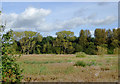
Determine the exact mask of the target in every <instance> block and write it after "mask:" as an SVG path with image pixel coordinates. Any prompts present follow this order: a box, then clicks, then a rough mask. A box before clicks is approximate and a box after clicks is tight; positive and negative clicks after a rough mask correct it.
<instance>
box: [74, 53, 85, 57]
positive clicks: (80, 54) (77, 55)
mask: <svg viewBox="0 0 120 84" xmlns="http://www.w3.org/2000/svg"><path fill="white" fill-rule="evenodd" d="M76 57H86V54H85V53H84V52H77V53H76Z"/></svg>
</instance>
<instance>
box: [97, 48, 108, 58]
mask: <svg viewBox="0 0 120 84" xmlns="http://www.w3.org/2000/svg"><path fill="white" fill-rule="evenodd" d="M97 50H98V52H97V54H98V55H102V56H103V55H104V54H107V49H106V48H105V47H101V46H97Z"/></svg>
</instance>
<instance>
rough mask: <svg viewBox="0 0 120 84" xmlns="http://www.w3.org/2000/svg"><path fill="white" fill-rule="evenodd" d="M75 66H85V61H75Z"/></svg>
mask: <svg viewBox="0 0 120 84" xmlns="http://www.w3.org/2000/svg"><path fill="white" fill-rule="evenodd" d="M75 66H82V67H85V66H86V63H85V62H84V61H77V62H76V63H75Z"/></svg>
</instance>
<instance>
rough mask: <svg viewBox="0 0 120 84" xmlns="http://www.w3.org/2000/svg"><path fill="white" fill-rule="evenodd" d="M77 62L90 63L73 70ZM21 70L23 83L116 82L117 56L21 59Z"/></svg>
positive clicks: (32, 57)
mask: <svg viewBox="0 0 120 84" xmlns="http://www.w3.org/2000/svg"><path fill="white" fill-rule="evenodd" d="M77 61H84V62H85V63H92V64H91V65H85V66H84V67H82V66H75V63H76V62H77ZM17 63H19V64H20V67H21V68H22V69H24V71H23V75H24V79H23V80H22V81H31V82H32V81H36V82H38V81H40V82H46V81H47V82H117V80H118V56H117V55H105V56H103V57H101V56H97V55H87V57H84V58H79V57H76V56H75V55H74V54H67V55H54V54H49V55H48V54H43V55H41V54H40V55H23V56H21V57H20V59H19V60H17Z"/></svg>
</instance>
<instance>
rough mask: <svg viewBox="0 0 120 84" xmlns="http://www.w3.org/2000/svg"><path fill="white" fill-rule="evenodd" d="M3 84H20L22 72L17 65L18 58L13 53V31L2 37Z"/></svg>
mask: <svg viewBox="0 0 120 84" xmlns="http://www.w3.org/2000/svg"><path fill="white" fill-rule="evenodd" d="M1 40H2V82H20V81H21V79H22V75H21V74H22V70H21V69H20V67H19V65H18V64H17V63H16V60H17V57H19V56H15V55H14V54H15V53H14V52H13V50H12V49H13V48H14V47H13V46H12V44H10V43H13V41H14V40H13V38H12V30H11V31H9V32H7V33H6V34H3V36H2V39H1Z"/></svg>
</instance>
